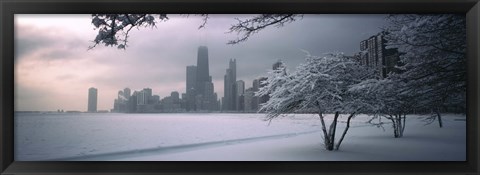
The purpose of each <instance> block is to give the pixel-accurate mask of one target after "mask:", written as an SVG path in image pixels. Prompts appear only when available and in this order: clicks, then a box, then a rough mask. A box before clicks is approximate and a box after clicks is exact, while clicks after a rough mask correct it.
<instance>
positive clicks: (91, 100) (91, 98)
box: [87, 87, 98, 112]
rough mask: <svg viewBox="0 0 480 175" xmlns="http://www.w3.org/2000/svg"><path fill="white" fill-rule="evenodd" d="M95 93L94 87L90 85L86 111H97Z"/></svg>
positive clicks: (96, 92)
mask: <svg viewBox="0 0 480 175" xmlns="http://www.w3.org/2000/svg"><path fill="white" fill-rule="evenodd" d="M97 95H98V91H97V89H96V88H93V87H91V88H90V89H88V110H87V111H88V112H97Z"/></svg>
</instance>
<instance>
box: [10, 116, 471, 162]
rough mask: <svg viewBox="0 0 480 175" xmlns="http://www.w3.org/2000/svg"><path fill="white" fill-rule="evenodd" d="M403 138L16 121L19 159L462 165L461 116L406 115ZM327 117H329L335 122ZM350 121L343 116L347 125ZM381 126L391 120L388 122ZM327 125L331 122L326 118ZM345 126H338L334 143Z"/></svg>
mask: <svg viewBox="0 0 480 175" xmlns="http://www.w3.org/2000/svg"><path fill="white" fill-rule="evenodd" d="M407 117H408V118H407V125H406V128H405V133H404V137H403V138H394V137H393V131H392V128H391V126H390V125H385V127H384V129H385V131H384V130H383V129H382V128H377V127H375V126H370V125H368V124H366V123H365V121H367V120H368V117H367V116H363V115H360V116H357V117H356V118H354V119H353V120H352V123H351V127H350V130H349V132H348V134H347V136H346V138H345V139H344V141H343V143H342V146H341V148H340V150H339V151H326V150H325V149H324V148H323V145H322V133H321V131H320V129H321V128H320V121H319V119H318V116H317V115H313V114H296V115H288V116H285V117H281V118H278V119H274V120H272V122H271V123H270V124H269V122H268V121H263V118H264V114H221V113H220V114H27V113H17V114H16V116H15V160H17V161H30V160H34V161H39V160H74V161H84V160H99V161H103V160H109V161H110V160H118V161H136V160H139V161H164V160H165V161H172V160H173V161H175V160H182V161H183V160H185V161H192V160H223V161H230V160H231V161H244V160H246V161H250V160H252V161H263V160H265V161H294V160H306V161H310V160H313V161H356V160H360V161H363V160H365V161H404V160H405V161H408V160H419V161H443V160H446V161H464V160H465V159H466V128H465V127H466V123H465V122H466V121H465V116H464V115H454V114H444V116H443V121H444V127H443V128H439V127H438V124H437V123H432V124H431V125H426V126H424V124H425V123H424V122H422V117H421V116H407ZM330 118H331V116H329V118H328V119H330ZM345 119H346V116H344V117H342V118H341V121H344V120H345ZM383 122H388V121H387V120H385V119H383ZM327 123H328V124H329V123H330V120H327ZM344 126H345V124H344V123H341V124H339V126H338V128H337V134H338V135H337V136H336V137H337V139H338V138H339V137H340V134H341V133H342V132H343V127H344Z"/></svg>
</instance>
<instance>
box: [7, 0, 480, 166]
mask: <svg viewBox="0 0 480 175" xmlns="http://www.w3.org/2000/svg"><path fill="white" fill-rule="evenodd" d="M479 8H480V3H479V2H478V0H258V1H254V0H247V1H246V0H200V1H198V0H176V1H175V0H38V1H34V0H1V1H0V15H1V16H0V30H1V33H0V38H1V42H0V53H1V59H0V67H1V68H0V70H1V73H0V75H1V76H0V82H1V83H2V85H1V86H0V99H1V100H0V126H1V129H0V151H1V153H0V172H1V173H2V174H53V173H56V174H212V173H218V174H357V173H358V174H360V173H362V174H386V173H389V174H478V173H479V169H478V163H479V162H478V157H479V145H478V141H479V134H478V133H479V130H478V127H479V126H480V125H479V120H478V118H477V117H476V116H478V114H479V111H480V110H479V109H480V108H479V105H480V104H479V95H480V94H479V88H478V81H479V72H478V69H479V68H480V64H479V62H478V59H479V58H480V57H479V51H478V50H479V44H478V43H479V41H480V35H479V32H480V18H479V17H480V9H479ZM79 13H82V14H91V13H218V14H221V13H254V14H256V13H349V14H372V13H374V14H375V13H462V14H465V15H466V19H467V45H468V46H467V47H468V50H467V59H468V60H467V63H468V66H467V72H468V77H467V78H468V82H467V86H468V88H467V153H468V155H467V161H465V162H18V161H14V155H13V153H14V152H13V139H14V137H13V136H14V134H13V131H14V129H13V116H14V103H13V102H14V88H13V86H14V76H13V74H14V46H15V43H14V32H15V31H14V25H13V24H14V14H79Z"/></svg>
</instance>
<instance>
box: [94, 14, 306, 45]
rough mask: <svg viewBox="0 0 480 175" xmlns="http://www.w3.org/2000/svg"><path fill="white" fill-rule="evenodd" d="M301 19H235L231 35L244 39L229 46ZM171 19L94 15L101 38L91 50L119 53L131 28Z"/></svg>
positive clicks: (204, 16) (274, 16)
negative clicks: (109, 49)
mask: <svg viewBox="0 0 480 175" xmlns="http://www.w3.org/2000/svg"><path fill="white" fill-rule="evenodd" d="M199 15H200V16H202V19H203V23H202V24H201V25H200V26H199V27H198V28H199V29H200V28H203V27H205V25H206V24H207V21H208V19H209V15H208V14H199ZM185 16H189V15H185ZM301 17H303V15H299V14H260V15H255V16H253V17H251V18H247V19H238V18H235V19H236V20H237V23H235V24H232V26H231V27H230V28H229V32H230V33H233V32H235V33H237V34H239V35H241V37H239V38H237V39H234V40H230V41H228V43H227V44H238V43H240V42H244V41H246V40H247V39H248V38H249V37H250V36H252V35H254V34H255V33H258V32H259V31H261V30H262V29H264V28H266V27H269V26H275V27H282V26H284V25H285V24H287V23H290V22H293V21H295V20H297V19H299V18H301ZM168 19H169V18H168V17H167V14H92V24H93V26H94V27H95V29H98V34H97V36H96V37H95V39H94V41H93V42H94V43H95V44H94V45H93V46H90V47H89V48H90V49H92V48H94V47H95V46H97V45H98V44H104V45H105V46H116V47H117V48H119V49H125V48H126V47H127V42H128V36H129V32H130V30H132V28H134V27H136V28H140V27H154V26H155V25H156V24H157V23H159V22H162V21H166V20H168Z"/></svg>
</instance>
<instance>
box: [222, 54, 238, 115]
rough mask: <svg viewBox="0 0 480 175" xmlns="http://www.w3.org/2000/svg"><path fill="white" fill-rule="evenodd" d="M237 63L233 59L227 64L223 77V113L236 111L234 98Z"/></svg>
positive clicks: (235, 94)
mask: <svg viewBox="0 0 480 175" xmlns="http://www.w3.org/2000/svg"><path fill="white" fill-rule="evenodd" d="M236 81H237V61H236V60H235V59H231V60H230V62H229V66H228V68H227V70H226V72H225V76H224V85H223V88H224V95H223V97H224V99H223V103H222V105H223V107H222V110H224V111H233V110H236V106H237V105H236V101H237V99H236V96H237V90H236V89H237V85H236Z"/></svg>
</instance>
